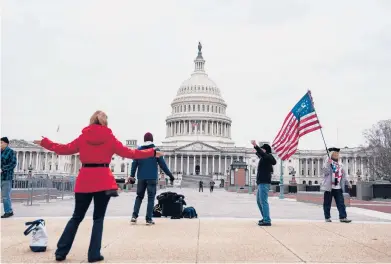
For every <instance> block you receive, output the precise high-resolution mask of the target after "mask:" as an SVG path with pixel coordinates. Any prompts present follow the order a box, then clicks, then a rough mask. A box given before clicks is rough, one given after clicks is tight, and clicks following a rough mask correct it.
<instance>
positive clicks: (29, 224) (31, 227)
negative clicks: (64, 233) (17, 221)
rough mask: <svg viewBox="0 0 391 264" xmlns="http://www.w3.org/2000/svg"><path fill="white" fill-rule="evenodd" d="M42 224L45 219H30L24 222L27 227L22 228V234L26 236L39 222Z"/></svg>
mask: <svg viewBox="0 0 391 264" xmlns="http://www.w3.org/2000/svg"><path fill="white" fill-rule="evenodd" d="M41 223H42V224H43V225H45V220H43V219H38V220H35V221H32V222H26V223H25V225H26V226H29V227H27V229H26V230H24V232H23V234H24V235H25V236H27V235H28V234H30V233H31V231H33V230H34V229H35V228H36V227H37V226H38V225H39V224H41Z"/></svg>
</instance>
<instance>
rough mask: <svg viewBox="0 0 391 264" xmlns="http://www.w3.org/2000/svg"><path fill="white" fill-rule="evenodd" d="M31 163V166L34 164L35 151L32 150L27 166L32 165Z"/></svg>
mask: <svg viewBox="0 0 391 264" xmlns="http://www.w3.org/2000/svg"><path fill="white" fill-rule="evenodd" d="M30 165H31V167H32V166H33V152H32V151H30V160H29V164H27V166H28V167H30Z"/></svg>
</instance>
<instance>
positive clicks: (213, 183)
mask: <svg viewBox="0 0 391 264" xmlns="http://www.w3.org/2000/svg"><path fill="white" fill-rule="evenodd" d="M214 187H215V182H214V180H211V181H210V183H209V191H210V192H213V189H214Z"/></svg>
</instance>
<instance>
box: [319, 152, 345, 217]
mask: <svg viewBox="0 0 391 264" xmlns="http://www.w3.org/2000/svg"><path fill="white" fill-rule="evenodd" d="M328 151H329V156H328V157H327V158H326V159H325V162H324V164H323V174H324V178H323V182H322V184H321V190H322V191H324V197H323V212H324V218H325V220H326V222H332V221H331V215H330V210H331V202H332V200H333V197H334V200H335V204H336V205H337V209H338V212H339V221H340V222H342V223H350V222H351V220H349V219H348V218H347V214H346V207H345V201H344V197H343V191H342V188H343V185H344V184H345V183H348V186H349V188H351V187H352V186H351V183H350V182H349V176H348V174H347V173H346V171H345V169H344V168H343V165H342V163H341V162H339V151H340V149H339V148H329V149H328ZM329 157H330V158H329Z"/></svg>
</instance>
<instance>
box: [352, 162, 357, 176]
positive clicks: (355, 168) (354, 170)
mask: <svg viewBox="0 0 391 264" xmlns="http://www.w3.org/2000/svg"><path fill="white" fill-rule="evenodd" d="M356 172H357V159H356V157H354V163H353V173H352V175H353V176H354V177H355V176H356Z"/></svg>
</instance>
